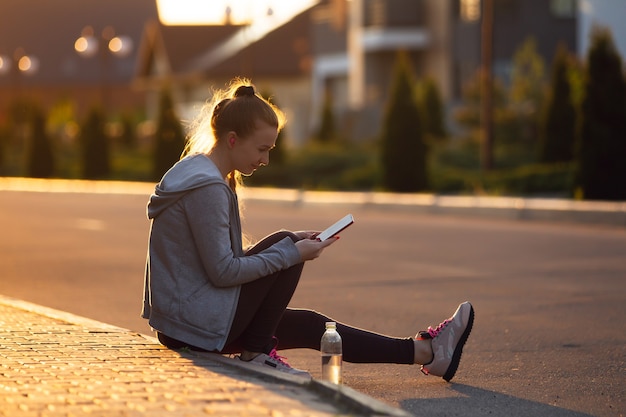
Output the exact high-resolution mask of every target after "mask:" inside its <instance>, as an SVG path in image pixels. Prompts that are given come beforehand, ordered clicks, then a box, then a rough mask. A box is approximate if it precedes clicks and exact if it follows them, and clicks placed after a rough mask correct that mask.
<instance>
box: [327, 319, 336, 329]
mask: <svg viewBox="0 0 626 417" xmlns="http://www.w3.org/2000/svg"><path fill="white" fill-rule="evenodd" d="M329 327H331V328H332V327H337V323H336V322H334V321H327V322H326V328H327V329H328V328H329Z"/></svg>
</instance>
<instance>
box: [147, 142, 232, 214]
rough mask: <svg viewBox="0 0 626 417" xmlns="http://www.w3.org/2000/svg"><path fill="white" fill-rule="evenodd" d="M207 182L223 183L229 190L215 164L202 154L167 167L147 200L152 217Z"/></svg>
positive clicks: (207, 183)
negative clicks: (167, 169)
mask: <svg viewBox="0 0 626 417" xmlns="http://www.w3.org/2000/svg"><path fill="white" fill-rule="evenodd" d="M209 184H223V185H224V186H225V187H227V188H228V189H229V190H230V187H228V185H227V184H226V182H225V181H224V179H223V178H222V176H221V173H220V171H219V169H217V166H215V164H214V163H213V161H211V160H210V159H209V158H208V157H207V156H206V155H204V154H196V155H190V156H187V157H185V158H183V159H181V160H180V161H178V162H177V163H176V164H174V166H173V167H172V168H170V169H169V171H167V172H166V173H165V175H164V176H163V178H162V179H161V182H159V183H158V184H157V186H156V187H155V190H154V194H152V195H151V196H150V201H149V202H148V218H150V219H153V218H155V217H157V216H158V215H159V214H161V213H162V212H163V211H164V210H165V209H166V208H168V207H169V206H171V205H172V204H174V203H176V202H177V201H178V199H180V198H181V197H183V196H184V195H185V194H186V193H188V192H189V191H191V190H195V189H196V188H200V187H204V186H206V185H209Z"/></svg>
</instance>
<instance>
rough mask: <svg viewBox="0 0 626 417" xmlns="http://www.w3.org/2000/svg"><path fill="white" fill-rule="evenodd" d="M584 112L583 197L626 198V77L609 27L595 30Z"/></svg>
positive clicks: (581, 185)
mask: <svg viewBox="0 0 626 417" xmlns="http://www.w3.org/2000/svg"><path fill="white" fill-rule="evenodd" d="M591 36H592V39H591V47H590V49H589V53H588V55H587V70H586V76H585V88H584V98H583V102H582V109H581V110H582V112H581V118H582V122H581V131H580V152H579V174H578V184H579V187H580V188H581V190H582V195H583V198H585V199H590V200H626V163H625V161H626V79H625V78H624V69H623V66H622V60H621V58H620V55H619V54H618V53H617V51H616V49H615V45H614V43H613V38H612V36H611V33H610V31H609V30H608V29H603V28H596V29H595V30H594V31H593V32H592V35H591Z"/></svg>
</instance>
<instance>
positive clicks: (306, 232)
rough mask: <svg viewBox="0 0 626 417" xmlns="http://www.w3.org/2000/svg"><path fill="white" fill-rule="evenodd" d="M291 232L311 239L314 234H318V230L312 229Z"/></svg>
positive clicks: (302, 237)
mask: <svg viewBox="0 0 626 417" xmlns="http://www.w3.org/2000/svg"><path fill="white" fill-rule="evenodd" d="M293 233H294V234H295V235H296V236H298V237H299V238H300V239H313V238H314V237H315V236H317V235H319V234H320V232H315V231H313V230H300V231H299V232H293Z"/></svg>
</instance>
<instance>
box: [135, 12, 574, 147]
mask: <svg viewBox="0 0 626 417" xmlns="http://www.w3.org/2000/svg"><path fill="white" fill-rule="evenodd" d="M576 17H577V3H576V0H494V22H495V24H494V28H493V49H494V53H493V56H494V59H493V67H494V73H495V75H496V76H498V77H500V78H503V79H504V80H506V79H507V78H508V76H509V73H510V70H511V65H512V64H511V62H512V58H513V55H514V53H515V52H516V50H517V49H518V48H519V47H520V46H521V45H522V44H523V43H524V41H525V40H526V39H527V38H528V37H529V36H533V37H534V38H535V41H536V43H537V49H538V52H539V53H540V54H541V55H542V57H543V58H544V60H545V61H546V63H547V64H548V65H549V63H550V62H551V61H552V56H553V53H554V51H555V50H556V47H557V45H558V44H559V43H560V42H563V43H564V44H566V45H567V46H568V48H569V49H570V50H571V51H572V52H574V51H576ZM480 23H481V2H480V0H350V1H348V0H320V1H317V2H314V3H313V5H312V6H310V7H309V8H307V9H305V10H302V11H301V12H300V13H299V14H297V15H296V16H294V17H293V19H291V20H286V21H276V20H274V19H273V18H272V16H258V18H257V19H256V20H254V21H253V22H252V23H251V24H250V25H246V26H241V27H222V28H219V29H218V28H214V29H212V30H211V31H212V33H211V34H207V35H206V36H204V37H201V36H196V35H194V36H190V37H189V39H187V41H185V42H179V43H175V42H174V41H173V39H174V38H179V39H180V37H181V36H182V32H183V31H188V32H192V31H193V30H198V31H199V30H201V29H200V28H199V27H198V28H196V29H189V28H184V27H182V26H181V27H166V26H164V25H162V24H159V23H152V24H150V25H149V26H147V27H146V30H145V32H144V42H143V43H142V45H143V46H142V52H141V54H140V57H139V59H140V64H139V67H138V68H139V72H138V76H137V80H136V81H137V84H136V85H137V86H143V87H144V88H149V89H152V90H154V88H155V87H156V86H157V84H159V81H160V82H161V83H163V82H167V83H168V85H170V88H174V90H175V91H176V94H177V99H178V101H179V103H180V104H181V107H182V108H183V109H184V110H183V112H184V113H185V114H186V115H189V116H190V117H191V116H192V115H193V114H194V112H195V111H197V109H198V106H199V105H200V104H201V101H203V100H205V99H206V97H207V92H208V88H209V87H210V86H215V85H217V86H223V85H224V83H225V82H226V80H228V79H229V78H231V77H232V76H234V75H238V76H244V77H249V78H252V80H253V82H254V83H255V84H257V87H258V88H259V89H260V90H261V91H267V92H270V93H271V94H272V95H274V96H275V97H277V100H278V104H279V105H280V106H281V107H282V108H284V109H285V110H286V112H287V115H288V118H289V124H288V126H287V135H286V136H287V138H288V140H290V141H291V143H292V144H293V145H298V144H301V143H303V142H304V141H305V140H306V139H308V138H309V137H310V136H311V134H312V133H313V132H314V131H315V130H316V128H317V125H318V123H319V118H320V115H321V111H322V103H323V102H324V98H325V95H326V94H329V95H330V96H331V97H332V103H333V112H334V115H335V117H336V119H337V125H338V126H339V128H340V129H341V131H342V132H341V133H342V134H343V136H345V137H348V138H352V139H370V138H373V137H374V136H375V135H376V134H377V132H378V129H379V127H380V123H381V118H382V114H383V112H384V105H385V102H386V100H387V91H388V89H389V86H390V81H391V74H392V70H393V66H394V59H395V56H396V53H397V51H398V50H405V51H407V52H408V53H409V56H410V59H411V62H412V66H413V70H414V72H415V73H416V75H417V76H418V77H425V76H430V77H432V78H434V79H435V80H436V82H437V83H438V85H439V87H440V90H441V92H442V95H443V98H444V102H446V103H448V105H453V104H454V103H455V102H456V101H458V100H459V98H460V96H461V87H462V86H463V84H464V83H466V82H467V81H468V80H469V79H471V78H472V77H474V75H475V73H476V71H477V70H478V68H479V67H480V63H481V61H480V52H481V30H480V28H481V24H480ZM205 29H206V28H205ZM229 29H230V30H232V31H233V32H232V33H230V34H229V35H226V32H227V31H228V30H229ZM203 42H204V47H205V48H206V50H205V51H204V52H202V53H199V54H197V56H195V57H194V56H193V55H194V53H192V51H193V50H198V48H199V45H201V44H202V43H203ZM178 54H185V57H184V58H182V59H179V58H177V56H178ZM155 82H156V84H155Z"/></svg>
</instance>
